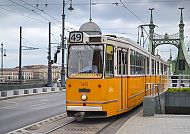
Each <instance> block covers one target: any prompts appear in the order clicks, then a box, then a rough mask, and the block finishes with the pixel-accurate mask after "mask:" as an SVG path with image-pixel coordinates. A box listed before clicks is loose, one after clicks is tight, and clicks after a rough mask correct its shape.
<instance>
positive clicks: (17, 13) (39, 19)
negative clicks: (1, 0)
mask: <svg viewBox="0 0 190 134" xmlns="http://www.w3.org/2000/svg"><path fill="white" fill-rule="evenodd" d="M0 9H3V10H5V11H8V12H11V13H14V14H17V15H20V16H23V17H27V18H30V19H33V20H36V21H40V22H43V23H46V22H45V21H42V20H40V19H37V18H33V17H31V16H28V15H25V14H20V13H18V12H15V11H13V10H10V9H6V8H4V7H1V8H0Z"/></svg>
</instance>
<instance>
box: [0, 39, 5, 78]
mask: <svg viewBox="0 0 190 134" xmlns="http://www.w3.org/2000/svg"><path fill="white" fill-rule="evenodd" d="M4 51H5V49H3V43H1V76H3V56H6V54H5V53H4V54H3V52H4Z"/></svg>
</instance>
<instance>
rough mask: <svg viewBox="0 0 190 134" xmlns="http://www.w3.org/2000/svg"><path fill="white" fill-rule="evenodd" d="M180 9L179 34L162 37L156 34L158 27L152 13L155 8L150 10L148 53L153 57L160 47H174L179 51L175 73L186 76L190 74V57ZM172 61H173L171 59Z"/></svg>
mask: <svg viewBox="0 0 190 134" xmlns="http://www.w3.org/2000/svg"><path fill="white" fill-rule="evenodd" d="M179 9H180V23H179V32H178V33H175V34H171V35H169V34H167V33H165V35H160V34H156V33H154V28H155V26H156V25H154V23H153V15H152V11H153V10H154V8H150V9H149V10H150V11H151V12H150V13H151V14H150V24H149V45H148V51H149V52H151V53H152V54H153V55H154V54H155V49H156V47H157V46H159V45H163V44H170V45H174V46H175V47H177V49H178V56H177V62H176V63H175V69H174V70H175V72H176V73H177V74H186V75H189V72H190V56H189V55H188V52H187V49H186V47H185V43H184V26H185V24H184V23H183V9H184V8H179ZM170 60H171V59H170Z"/></svg>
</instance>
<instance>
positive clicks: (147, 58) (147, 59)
mask: <svg viewBox="0 0 190 134" xmlns="http://www.w3.org/2000/svg"><path fill="white" fill-rule="evenodd" d="M146 69H147V70H146V73H147V74H149V57H146Z"/></svg>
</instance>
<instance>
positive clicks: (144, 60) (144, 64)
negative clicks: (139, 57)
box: [143, 55, 146, 74]
mask: <svg viewBox="0 0 190 134" xmlns="http://www.w3.org/2000/svg"><path fill="white" fill-rule="evenodd" d="M145 73H146V56H144V55H143V74H145Z"/></svg>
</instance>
